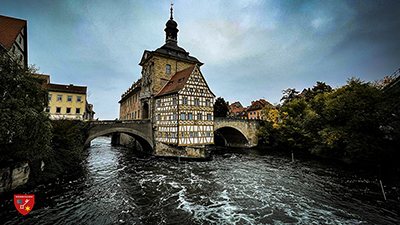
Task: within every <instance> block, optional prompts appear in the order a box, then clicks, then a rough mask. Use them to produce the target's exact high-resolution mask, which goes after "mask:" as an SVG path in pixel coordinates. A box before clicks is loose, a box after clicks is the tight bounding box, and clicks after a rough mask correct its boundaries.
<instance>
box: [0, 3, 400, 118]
mask: <svg viewBox="0 0 400 225" xmlns="http://www.w3.org/2000/svg"><path fill="white" fill-rule="evenodd" d="M173 3H174V19H175V20H176V21H177V22H178V28H179V33H178V45H179V46H181V47H183V48H185V49H186V51H188V52H190V54H191V55H192V56H195V57H197V58H198V59H199V60H200V61H202V62H204V63H205V64H204V65H203V66H202V67H201V70H202V73H203V75H204V76H205V78H206V80H207V82H208V84H209V86H210V87H211V89H212V91H213V92H214V93H215V94H216V95H217V96H221V97H223V98H224V99H225V100H227V101H229V102H234V101H240V102H241V103H242V104H243V105H244V106H248V105H249V104H250V103H251V101H253V100H257V99H260V98H264V99H266V100H267V101H269V102H271V103H278V102H279V100H280V99H281V97H282V90H284V89H287V88H296V89H297V90H299V91H301V90H303V88H308V87H312V86H313V85H315V84H316V81H323V82H326V83H327V84H329V85H331V86H332V87H339V86H342V85H344V84H345V83H346V80H347V79H348V78H350V77H353V76H354V77H359V78H361V79H362V80H365V81H374V80H377V79H381V78H383V77H384V76H387V75H391V74H392V73H393V72H395V71H396V70H397V69H399V67H400V1H391V0H384V1H378V0H371V1H352V0H347V1H342V0H330V1H295V0H289V1H272V0H271V1H270V0H266V1H259V0H249V1H237V0H229V1H228V0H224V1H222V0H221V1H219V0H202V1H192V0H176V1H173ZM170 4H171V1H162V0H158V1H150V0H146V1H136V0H130V1H128V0H114V1H112V0H103V1H100V0H99V1H95V0H88V1H51V0H46V1H32V0H25V1H23V0H13V1H2V2H1V7H0V14H1V15H6V16H11V17H17V18H21V19H25V20H27V21H28V47H29V52H28V54H29V60H28V63H29V64H35V65H36V67H38V68H40V71H39V72H41V73H44V74H49V75H51V82H52V83H60V84H71V83H72V84H75V85H84V86H88V92H89V94H88V100H89V102H90V103H93V104H94V109H95V111H96V117H99V118H100V119H115V118H117V117H118V116H119V104H118V101H119V100H120V98H121V94H122V93H124V92H125V91H126V90H127V89H128V88H129V87H130V85H131V84H132V83H133V82H134V81H136V80H137V79H138V78H140V75H141V73H140V71H141V67H140V66H139V65H138V63H139V61H140V59H141V57H142V54H143V51H144V50H155V49H157V48H158V47H160V46H162V45H163V44H164V41H165V33H164V28H165V23H166V21H167V20H168V19H169V8H170Z"/></svg>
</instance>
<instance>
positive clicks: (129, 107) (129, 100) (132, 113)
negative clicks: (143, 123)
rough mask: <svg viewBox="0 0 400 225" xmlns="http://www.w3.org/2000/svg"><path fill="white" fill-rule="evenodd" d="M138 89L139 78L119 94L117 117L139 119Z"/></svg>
mask: <svg viewBox="0 0 400 225" xmlns="http://www.w3.org/2000/svg"><path fill="white" fill-rule="evenodd" d="M140 90H141V79H139V80H137V81H136V82H135V83H133V84H132V86H131V87H130V88H129V89H128V90H127V91H126V92H125V93H124V94H122V95H121V100H120V101H119V102H118V103H119V104H120V107H119V119H120V120H138V119H140V114H141V113H140V105H141V102H140V99H139V95H140Z"/></svg>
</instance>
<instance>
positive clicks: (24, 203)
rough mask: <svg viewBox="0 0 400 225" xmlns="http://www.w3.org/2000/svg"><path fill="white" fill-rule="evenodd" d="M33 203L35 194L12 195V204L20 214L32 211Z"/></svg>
mask: <svg viewBox="0 0 400 225" xmlns="http://www.w3.org/2000/svg"><path fill="white" fill-rule="evenodd" d="M34 204H35V195H14V205H15V207H16V208H17V210H18V212H20V213H21V214H22V215H24V216H25V215H26V214H28V213H29V212H30V211H32V208H33V205H34Z"/></svg>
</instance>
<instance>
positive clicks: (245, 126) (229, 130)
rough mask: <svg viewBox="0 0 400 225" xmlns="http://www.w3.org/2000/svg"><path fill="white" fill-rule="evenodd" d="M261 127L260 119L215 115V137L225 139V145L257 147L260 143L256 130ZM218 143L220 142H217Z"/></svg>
mask: <svg viewBox="0 0 400 225" xmlns="http://www.w3.org/2000/svg"><path fill="white" fill-rule="evenodd" d="M259 127H260V121H259V120H245V119H238V118H227V117H215V118H214V131H215V132H214V134H215V136H214V138H217V141H216V142H218V137H221V136H222V138H223V139H224V142H225V146H236V147H250V148H251V147H255V146H257V144H258V138H257V136H256V131H257V129H258V128H259ZM217 144H218V143H217Z"/></svg>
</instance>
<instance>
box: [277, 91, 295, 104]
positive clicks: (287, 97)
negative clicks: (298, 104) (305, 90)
mask: <svg viewBox="0 0 400 225" xmlns="http://www.w3.org/2000/svg"><path fill="white" fill-rule="evenodd" d="M282 93H283V96H282V98H281V101H283V103H288V102H291V101H293V100H294V99H296V98H299V96H298V94H299V91H296V88H288V89H286V90H283V91H282Z"/></svg>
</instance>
